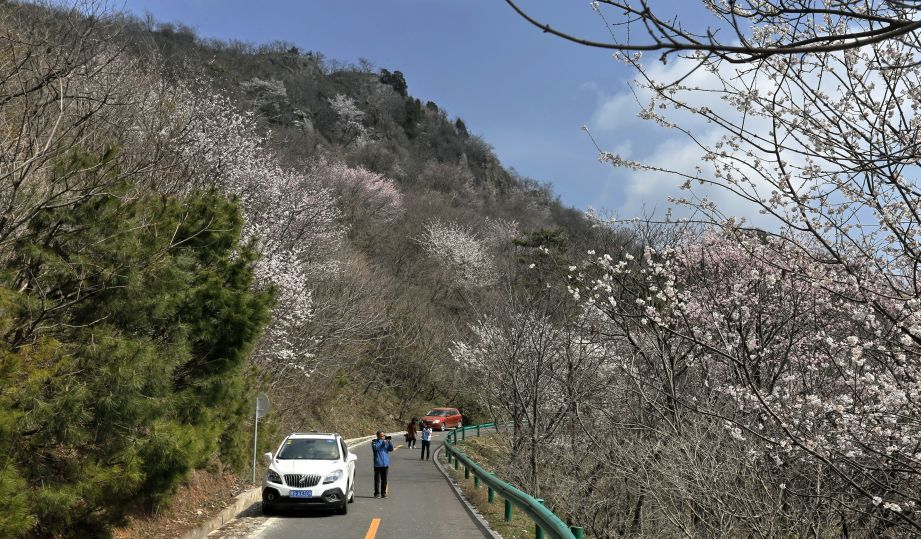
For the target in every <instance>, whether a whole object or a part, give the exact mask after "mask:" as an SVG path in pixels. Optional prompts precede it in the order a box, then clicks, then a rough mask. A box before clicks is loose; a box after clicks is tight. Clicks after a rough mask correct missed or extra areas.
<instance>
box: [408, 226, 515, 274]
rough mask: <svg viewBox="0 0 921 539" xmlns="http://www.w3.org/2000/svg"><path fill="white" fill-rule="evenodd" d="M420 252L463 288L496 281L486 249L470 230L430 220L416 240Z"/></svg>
mask: <svg viewBox="0 0 921 539" xmlns="http://www.w3.org/2000/svg"><path fill="white" fill-rule="evenodd" d="M419 243H421V244H422V247H423V249H425V250H426V252H428V253H429V254H430V255H431V256H432V257H434V258H435V259H436V260H437V261H439V262H440V263H441V264H443V265H444V266H445V267H447V268H448V269H449V270H450V271H452V272H454V274H455V275H457V278H458V279H459V281H460V283H461V284H462V285H463V286H464V287H468V288H479V287H484V286H489V285H491V284H493V283H495V282H496V279H497V278H498V276H497V274H496V271H495V261H494V260H493V257H492V256H491V254H490V252H489V249H488V246H487V245H486V243H485V242H484V241H483V239H482V238H481V237H480V236H479V234H477V233H476V231H474V230H473V229H472V228H471V227H469V226H464V225H460V224H456V223H444V222H442V221H438V220H434V221H430V222H429V223H427V224H426V225H425V227H424V229H423V234H422V237H421V238H420V239H419Z"/></svg>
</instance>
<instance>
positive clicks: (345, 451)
mask: <svg viewBox="0 0 921 539" xmlns="http://www.w3.org/2000/svg"><path fill="white" fill-rule="evenodd" d="M339 447H340V448H341V449H342V460H345V457H346V456H347V455H348V454H349V447H348V446H347V445H345V440H343V439H342V438H339Z"/></svg>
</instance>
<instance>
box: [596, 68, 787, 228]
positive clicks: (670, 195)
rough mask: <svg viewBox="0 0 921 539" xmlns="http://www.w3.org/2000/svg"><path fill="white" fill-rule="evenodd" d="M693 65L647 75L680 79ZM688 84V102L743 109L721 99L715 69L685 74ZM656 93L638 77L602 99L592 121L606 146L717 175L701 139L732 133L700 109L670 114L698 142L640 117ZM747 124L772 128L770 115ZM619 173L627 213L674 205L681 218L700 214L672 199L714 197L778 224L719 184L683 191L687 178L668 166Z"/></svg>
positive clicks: (727, 207) (753, 219)
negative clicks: (617, 91)
mask: <svg viewBox="0 0 921 539" xmlns="http://www.w3.org/2000/svg"><path fill="white" fill-rule="evenodd" d="M690 67H691V64H690V61H687V60H684V61H678V62H675V63H672V64H668V65H662V64H660V63H655V64H652V65H649V66H647V74H648V75H649V76H650V78H652V79H653V80H658V81H666V80H676V79H678V78H681V77H682V76H684V75H686V74H687V72H688V70H689V69H690ZM723 75H724V76H730V75H735V74H734V73H723ZM683 83H684V84H685V85H686V86H690V87H692V88H695V91H684V92H683V93H682V98H684V101H685V102H686V103H687V104H688V105H690V106H692V107H708V108H710V109H711V110H714V111H717V112H718V113H720V114H722V115H725V116H732V115H734V114H738V112H737V111H736V110H735V108H734V107H733V106H732V105H731V104H729V103H727V102H725V101H724V100H722V99H719V98H715V96H718V95H719V94H718V93H717V91H718V90H720V89H721V88H722V86H721V85H720V81H719V79H718V78H717V77H716V76H715V75H714V74H712V73H710V72H708V71H706V70H704V69H698V70H696V71H694V72H693V73H691V74H690V75H688V76H687V77H686V78H684V80H683ZM759 84H760V85H763V87H764V89H765V90H767V89H769V88H770V86H771V85H770V83H769V82H768V81H766V80H764V81H761V80H759V81H757V83H756V84H755V86H758V85H759ZM651 97H652V93H651V92H650V90H648V89H646V88H644V87H643V86H642V85H641V84H640V83H639V80H638V79H635V80H633V81H632V82H631V84H630V88H629V89H628V90H626V91H624V92H621V93H617V94H614V95H608V96H606V97H605V98H603V99H600V100H599V104H598V106H597V107H596V109H595V111H594V112H593V114H592V118H591V121H590V123H589V128H590V130H591V131H592V133H593V136H595V138H596V140H597V142H598V144H599V145H601V147H602V149H603V150H606V151H611V152H612V153H614V154H616V155H619V156H621V157H623V158H625V159H628V160H632V161H638V162H641V163H643V164H646V165H651V166H653V167H656V168H661V169H665V170H673V171H676V172H680V173H684V174H689V175H697V174H698V172H697V171H698V170H699V171H700V175H701V176H702V177H704V178H707V179H711V178H712V177H713V169H712V164H711V163H707V162H704V161H703V159H702V157H703V155H704V154H705V150H703V149H702V148H701V146H700V145H699V144H698V142H700V143H702V144H703V145H705V146H712V145H714V144H715V143H717V142H718V141H719V139H720V138H721V137H722V136H723V135H725V134H726V132H725V130H724V129H723V128H721V127H719V126H717V125H715V124H712V123H708V122H707V121H706V119H705V118H703V117H701V116H700V115H698V114H694V113H691V112H688V111H675V110H671V109H670V110H669V111H668V115H667V117H668V119H669V120H670V121H672V122H675V123H677V124H679V125H680V126H681V127H682V128H683V129H687V130H689V131H690V132H691V133H692V134H693V136H694V137H695V138H696V139H697V141H698V142H695V140H693V139H691V138H690V137H688V136H686V135H685V134H683V133H681V132H678V131H676V130H674V129H668V128H665V127H661V126H659V125H657V124H655V123H654V122H651V121H647V120H643V119H640V118H639V117H638V114H639V113H640V111H641V110H642V106H641V103H642V104H643V105H645V104H647V103H648V102H649V99H650V98H651ZM747 126H748V127H749V128H750V129H751V130H754V131H760V132H766V131H767V130H768V129H769V123H768V121H767V120H766V119H765V118H750V119H749V121H748V124H747ZM616 175H617V177H618V178H619V180H620V181H621V182H622V183H623V195H624V197H623V200H622V201H621V203H620V204H619V205H618V206H617V207H615V208H613V209H614V210H615V212H616V213H617V215H618V216H619V217H621V218H630V217H641V216H643V215H644V214H648V213H649V212H651V211H652V210H655V214H656V215H657V216H659V217H661V216H663V215H664V214H665V212H666V211H668V210H669V209H670V210H671V212H672V215H673V216H675V217H691V216H692V215H693V214H694V210H693V208H687V207H685V206H680V205H675V204H674V203H672V202H670V199H676V198H677V199H691V200H698V201H699V200H702V199H708V200H710V201H713V202H715V203H716V204H717V206H718V207H719V209H720V210H721V211H722V212H723V214H725V215H726V216H734V217H738V218H745V219H746V221H748V222H750V223H754V224H757V225H759V226H765V227H772V226H776V223H775V222H774V220H773V218H771V217H769V216H766V215H763V214H761V213H759V208H758V207H757V206H756V205H755V204H753V203H751V202H749V201H746V200H744V199H743V198H741V197H739V196H737V195H735V194H733V193H732V192H730V191H728V190H726V189H724V188H721V187H719V186H714V185H710V184H705V185H701V184H699V183H697V182H693V185H692V189H691V191H687V190H682V189H681V184H682V183H684V180H683V179H682V178H680V177H678V176H676V175H673V174H669V173H667V172H664V171H663V172H650V171H634V170H630V169H626V168H622V169H617V173H616ZM754 184H755V189H757V191H758V192H759V193H760V194H762V195H763V194H765V193H768V192H769V189H768V187H769V186H768V185H767V184H766V183H765V182H757V181H756V182H754ZM765 189H767V191H765Z"/></svg>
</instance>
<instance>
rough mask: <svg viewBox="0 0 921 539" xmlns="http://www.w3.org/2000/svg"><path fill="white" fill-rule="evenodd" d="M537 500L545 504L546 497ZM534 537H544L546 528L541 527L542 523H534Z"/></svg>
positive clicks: (540, 538)
mask: <svg viewBox="0 0 921 539" xmlns="http://www.w3.org/2000/svg"><path fill="white" fill-rule="evenodd" d="M537 502H538V503H540V504H541V505H544V499H543V498H538V499H537ZM534 539H544V530H543V528H541V527H540V524H538V523H536V522H535V523H534Z"/></svg>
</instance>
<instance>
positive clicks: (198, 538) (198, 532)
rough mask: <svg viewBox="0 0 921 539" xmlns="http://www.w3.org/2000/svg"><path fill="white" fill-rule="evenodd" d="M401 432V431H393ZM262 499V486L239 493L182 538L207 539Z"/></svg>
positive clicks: (351, 441) (366, 438) (351, 442)
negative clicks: (215, 513) (219, 510)
mask: <svg viewBox="0 0 921 539" xmlns="http://www.w3.org/2000/svg"><path fill="white" fill-rule="evenodd" d="M392 434H399V433H392ZM374 438H375V435H373V434H372V435H371V436H362V437H361V438H351V439H348V440H346V441H345V443H346V445H348V446H349V447H350V448H351V447H357V446H359V445H362V444H365V443H368V442H370V441H371V440H373V439H374ZM261 501H262V487H256V488H252V489H250V490H247V491H245V492H242V493H240V494H238V495H237V496H236V497H235V498H234V499H233V501H232V502H231V503H230V505H228V506H227V507H225V508H224V509H222V510H221V512H220V513H218V514H217V515H214V516H213V517H211V518H210V519H209V520H208V521H207V522H205V523H203V524H202V525H200V526H199V527H197V528H195V529H194V530H190V531H187V532H186V533H184V534H182V535H181V536H179V537H180V539H205V538H206V537H208V534H210V533H211V532H213V531H214V530H218V529H220V528H222V527H223V526H225V525H226V524H227V523H229V522H230V521H232V520H234V519H236V518H237V515H239V514H240V513H243V512H244V511H246V510H247V509H249V508H250V507H252V506H253V505H255V504H257V503H260V502H261Z"/></svg>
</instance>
